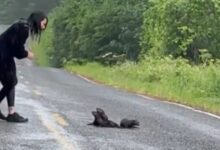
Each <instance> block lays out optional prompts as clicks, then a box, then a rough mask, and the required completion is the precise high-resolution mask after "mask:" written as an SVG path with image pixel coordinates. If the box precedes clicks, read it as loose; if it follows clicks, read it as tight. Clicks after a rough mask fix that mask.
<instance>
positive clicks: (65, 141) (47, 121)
mask: <svg viewBox="0 0 220 150" xmlns="http://www.w3.org/2000/svg"><path fill="white" fill-rule="evenodd" d="M35 111H36V113H37V115H38V116H39V118H40V120H41V122H42V124H43V126H45V127H46V128H47V129H48V131H50V132H51V133H52V134H53V135H54V138H55V139H56V141H57V142H58V143H60V145H61V146H62V149H63V150H76V149H79V148H76V145H74V144H73V142H71V141H70V138H69V137H68V136H67V135H66V133H65V131H64V130H63V129H62V127H60V126H58V125H57V124H56V123H55V121H54V119H53V118H51V117H50V116H49V115H48V114H46V113H45V112H44V111H42V110H40V109H38V110H35Z"/></svg>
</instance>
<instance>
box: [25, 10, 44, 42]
mask: <svg viewBox="0 0 220 150" xmlns="http://www.w3.org/2000/svg"><path fill="white" fill-rule="evenodd" d="M44 19H47V24H48V17H47V16H46V15H45V14H44V13H43V12H41V11H36V12H33V13H31V14H30V16H29V17H28V19H27V21H28V23H29V24H30V33H31V37H32V38H33V39H38V40H39V41H40V37H41V32H42V29H41V24H40V23H41V21H42V20H44Z"/></svg>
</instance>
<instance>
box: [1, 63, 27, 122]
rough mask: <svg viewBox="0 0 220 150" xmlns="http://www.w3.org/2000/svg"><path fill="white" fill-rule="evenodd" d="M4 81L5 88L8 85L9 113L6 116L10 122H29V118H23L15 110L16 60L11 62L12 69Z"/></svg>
mask: <svg viewBox="0 0 220 150" xmlns="http://www.w3.org/2000/svg"><path fill="white" fill-rule="evenodd" d="M2 83H3V88H4V87H6V97H7V102H8V111H9V115H8V117H7V118H6V120H7V121H9V122H27V121H28V119H26V118H23V117H22V116H20V115H19V114H18V113H16V112H15V86H16V85H17V83H18V80H17V75H16V66H15V62H14V60H13V61H12V62H11V63H10V70H9V71H8V72H7V76H6V78H5V80H4V81H2Z"/></svg>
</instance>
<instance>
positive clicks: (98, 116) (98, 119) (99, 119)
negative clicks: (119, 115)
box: [88, 108, 139, 128]
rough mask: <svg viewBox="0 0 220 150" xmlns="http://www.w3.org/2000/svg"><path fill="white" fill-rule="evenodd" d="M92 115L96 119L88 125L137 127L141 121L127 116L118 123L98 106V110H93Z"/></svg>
mask: <svg viewBox="0 0 220 150" xmlns="http://www.w3.org/2000/svg"><path fill="white" fill-rule="evenodd" d="M92 115H93V116H94V119H95V120H94V121H93V122H92V123H89V124H88V125H94V126H97V127H111V128H135V127H137V126H139V121H137V120H129V119H126V118H125V119H122V120H121V122H120V125H118V124H117V123H115V122H114V121H112V120H109V119H108V116H107V115H106V114H105V112H104V110H103V109H101V108H96V111H92Z"/></svg>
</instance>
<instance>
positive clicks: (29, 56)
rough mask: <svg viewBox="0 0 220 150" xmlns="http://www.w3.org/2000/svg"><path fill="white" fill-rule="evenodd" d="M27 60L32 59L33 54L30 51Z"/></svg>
mask: <svg viewBox="0 0 220 150" xmlns="http://www.w3.org/2000/svg"><path fill="white" fill-rule="evenodd" d="M27 58H28V59H34V54H33V53H32V52H30V51H28V56H27Z"/></svg>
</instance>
